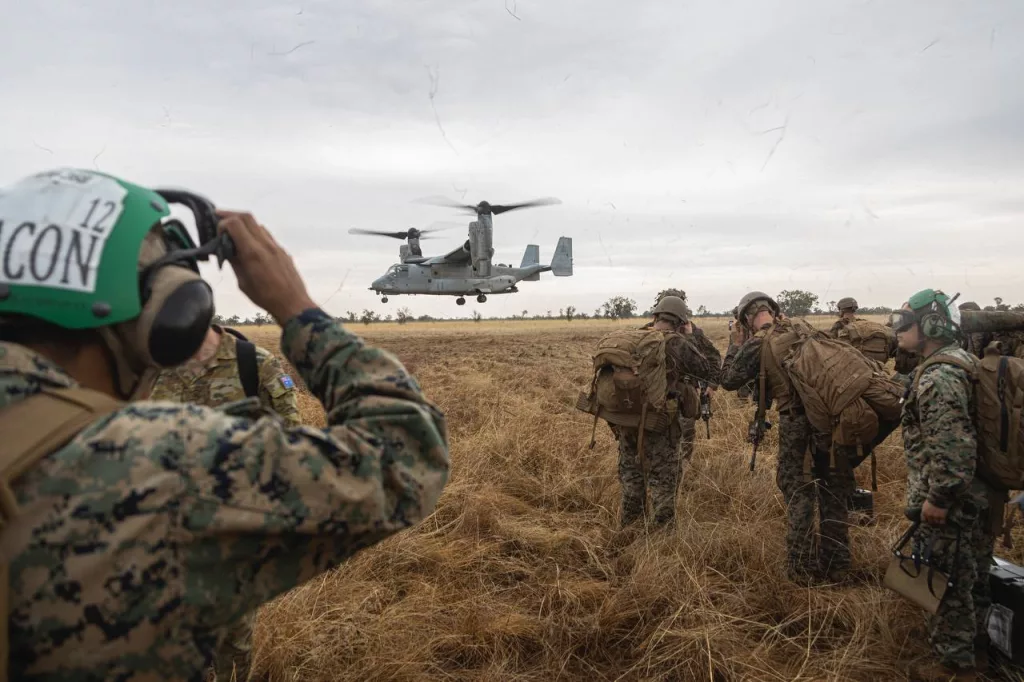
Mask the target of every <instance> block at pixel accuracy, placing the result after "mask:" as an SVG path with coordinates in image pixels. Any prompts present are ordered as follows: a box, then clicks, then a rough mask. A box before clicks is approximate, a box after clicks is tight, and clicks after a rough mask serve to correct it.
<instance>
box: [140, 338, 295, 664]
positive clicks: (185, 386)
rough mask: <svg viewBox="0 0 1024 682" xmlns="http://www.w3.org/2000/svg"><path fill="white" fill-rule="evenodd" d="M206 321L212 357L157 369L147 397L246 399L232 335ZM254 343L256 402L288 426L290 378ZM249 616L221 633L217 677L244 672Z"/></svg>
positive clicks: (210, 402)
mask: <svg viewBox="0 0 1024 682" xmlns="http://www.w3.org/2000/svg"><path fill="white" fill-rule="evenodd" d="M212 327H213V329H214V331H216V332H218V333H219V339H220V340H219V343H218V345H217V352H216V353H215V354H214V355H213V357H211V358H210V359H209V360H208V361H207V362H205V363H199V362H195V361H190V362H187V363H185V364H183V365H179V366H177V367H173V368H171V369H166V370H164V371H163V372H161V373H160V375H159V377H157V381H156V384H155V386H154V387H153V390H152V392H151V393H150V396H149V397H150V400H169V401H171V402H176V403H194V404H196V405H205V406H207V407H221V406H223V405H226V404H228V403H233V402H236V401H239V400H245V399H246V397H247V396H246V395H245V388H244V387H243V386H242V378H241V376H240V375H239V369H238V339H237V338H236V337H235V336H233V335H232V334H230V333H229V332H226V331H224V330H223V328H221V327H220V326H219V325H212ZM255 348H256V368H257V376H258V379H259V392H258V398H259V402H260V405H261V406H262V407H263V408H264V409H266V410H269V411H271V412H273V413H275V414H277V415H278V416H279V417H281V419H283V420H284V421H285V423H287V424H288V425H289V426H299V425H300V424H301V423H302V418H301V417H300V415H299V404H298V400H297V397H296V388H295V382H294V381H293V380H292V377H291V376H290V375H288V374H287V373H286V372H285V371H284V367H282V365H281V361H280V360H278V359H277V357H275V356H274V354H273V353H271V352H270V351H268V350H266V349H265V348H261V347H260V346H255ZM255 622H256V612H255V611H252V612H250V613H247V614H246V615H245V616H244V617H242V618H241V619H240V620H239V621H238V623H237V624H235V625H234V626H233V627H232V628H231V630H230V632H229V633H228V634H227V635H226V636H225V637H224V640H223V642H222V643H221V646H220V648H219V649H218V650H217V654H216V656H215V658H214V666H213V667H214V671H215V673H216V679H217V680H230V679H231V674H232V671H234V673H235V678H236V679H239V680H244V679H245V678H246V676H247V674H248V670H249V663H250V662H251V661H250V658H249V652H250V651H251V649H252V628H253V625H254V624H255Z"/></svg>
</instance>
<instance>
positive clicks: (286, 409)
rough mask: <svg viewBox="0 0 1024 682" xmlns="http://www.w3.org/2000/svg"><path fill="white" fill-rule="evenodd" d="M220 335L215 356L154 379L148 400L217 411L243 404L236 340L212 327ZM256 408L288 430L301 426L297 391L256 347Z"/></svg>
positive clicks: (269, 356) (269, 355)
mask: <svg viewBox="0 0 1024 682" xmlns="http://www.w3.org/2000/svg"><path fill="white" fill-rule="evenodd" d="M213 328H214V330H216V331H217V332H219V333H220V344H219V345H218V346H217V353H216V354H215V355H214V356H213V357H212V358H210V360H209V361H208V362H206V363H204V364H198V363H195V362H188V363H185V364H184V365H179V366H178V367H173V368H171V369H167V370H164V371H163V372H161V373H160V376H159V377H158V378H157V381H156V385H155V386H154V388H153V391H152V393H151V394H150V400H170V401H172V402H176V403H196V404H197V405H206V406H207V407H219V406H221V405H225V404H227V403H231V402H235V401H236V400H245V398H246V395H245V389H244V388H243V387H242V378H241V377H240V376H239V374H238V339H237V338H235V337H234V336H232V335H231V334H230V333H228V332H226V331H224V330H223V329H221V328H220V327H219V326H217V325H214V326H213ZM256 367H257V369H258V373H259V400H260V405H262V406H263V407H264V408H265V409H267V410H270V411H272V412H274V413H276V414H277V415H278V416H280V417H281V418H282V419H284V420H285V421H286V422H287V423H288V424H290V425H292V426H298V425H299V424H301V423H302V418H301V417H300V416H299V403H298V400H297V396H296V394H297V390H296V388H295V382H294V381H293V380H292V377H291V376H290V375H289V374H288V373H287V372H285V371H284V367H283V366H282V365H281V361H280V360H278V359H277V357H275V356H274V354H273V353H271V352H270V351H268V350H267V349H265V348H261V347H260V346H256Z"/></svg>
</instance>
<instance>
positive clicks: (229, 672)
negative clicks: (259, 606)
mask: <svg viewBox="0 0 1024 682" xmlns="http://www.w3.org/2000/svg"><path fill="white" fill-rule="evenodd" d="M255 622H256V610H255V609H253V610H252V611H250V612H249V613H247V614H245V615H244V616H242V617H241V618H239V619H238V621H236V622H235V623H233V624H232V625H231V626H230V627H229V628H228V631H227V633H226V634H225V635H224V639H223V640H222V641H221V643H220V645H219V646H218V647H217V650H216V652H214V658H213V671H214V673H215V674H216V678H215V679H216V682H244V680H247V679H249V666H250V664H251V660H250V654H251V650H252V628H253V625H254V624H255Z"/></svg>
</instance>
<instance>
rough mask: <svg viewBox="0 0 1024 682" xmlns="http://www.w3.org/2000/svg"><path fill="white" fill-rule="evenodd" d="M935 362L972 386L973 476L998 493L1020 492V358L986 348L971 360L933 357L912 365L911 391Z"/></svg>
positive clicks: (1023, 397) (1023, 378) (1023, 383)
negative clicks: (975, 469)
mask: <svg viewBox="0 0 1024 682" xmlns="http://www.w3.org/2000/svg"><path fill="white" fill-rule="evenodd" d="M939 363H946V364H950V365H954V366H956V367H959V368H960V369H962V370H964V371H965V372H967V375H968V376H969V377H970V379H971V384H972V386H973V387H974V401H973V408H974V410H973V411H974V415H973V417H974V423H975V428H976V429H977V432H978V475H979V476H980V477H981V478H982V479H983V480H984V481H985V482H986V483H988V484H989V485H991V486H992V487H994V488H996V489H998V490H1002V491H1007V490H1022V489H1024V360H1022V359H1020V358H1015V357H1011V356H1008V355H999V354H998V349H997V348H995V347H993V346H992V345H989V347H988V348H986V349H985V357H984V358H982V359H981V360H973V362H965V361H963V360H961V359H960V358H956V357H953V356H951V355H945V354H942V355H933V356H932V357H930V358H928V359H926V360H924V361H923V362H922V363H921V365H920V366H919V367H918V369H917V373H916V374H915V375H914V390H915V391H916V390H917V385H918V383H919V382H920V381H921V374H922V373H923V372H924V370H925V368H927V367H930V366H931V365H935V364H939Z"/></svg>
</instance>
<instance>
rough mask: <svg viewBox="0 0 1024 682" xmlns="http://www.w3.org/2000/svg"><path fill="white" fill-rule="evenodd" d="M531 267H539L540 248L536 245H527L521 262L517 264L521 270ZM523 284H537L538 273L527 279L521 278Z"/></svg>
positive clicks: (538, 279)
mask: <svg viewBox="0 0 1024 682" xmlns="http://www.w3.org/2000/svg"><path fill="white" fill-rule="evenodd" d="M531 265H540V247H539V246H537V245H536V244H529V245H528V246H527V247H526V253H524V254H523V262H522V263H520V264H519V267H521V268H528V267H530V266H531ZM523 281H524V282H539V281H540V273H539V272H535V273H533V274H532V275H530V276H529V277H524V278H523Z"/></svg>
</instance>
